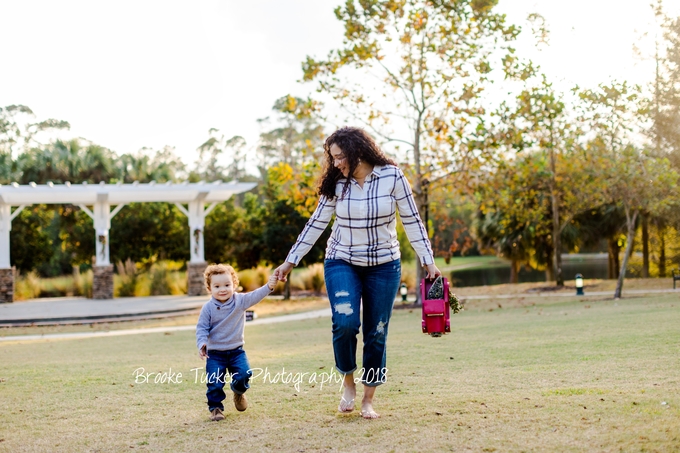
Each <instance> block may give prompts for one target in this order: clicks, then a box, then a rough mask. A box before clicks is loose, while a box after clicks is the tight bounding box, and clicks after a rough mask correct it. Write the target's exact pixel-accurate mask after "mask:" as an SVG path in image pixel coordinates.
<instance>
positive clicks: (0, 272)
mask: <svg viewBox="0 0 680 453" xmlns="http://www.w3.org/2000/svg"><path fill="white" fill-rule="evenodd" d="M15 275H16V268H14V267H12V268H10V269H0V303H6V302H14V276H15Z"/></svg>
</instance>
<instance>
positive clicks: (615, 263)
mask: <svg viewBox="0 0 680 453" xmlns="http://www.w3.org/2000/svg"><path fill="white" fill-rule="evenodd" d="M607 243H608V250H607V251H608V253H609V266H608V267H607V278H608V279H610V280H614V279H617V278H619V250H620V247H619V242H618V238H609V239H608V240H607Z"/></svg>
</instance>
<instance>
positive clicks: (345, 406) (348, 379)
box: [338, 374, 357, 414]
mask: <svg viewBox="0 0 680 453" xmlns="http://www.w3.org/2000/svg"><path fill="white" fill-rule="evenodd" d="M343 387H344V391H343V392H342V397H341V398H340V404H339V405H338V412H342V413H343V414H346V413H349V412H352V411H353V410H354V398H355V397H356V396H357V386H356V384H355V383H354V376H353V375H351V374H346V375H345V381H344V383H343Z"/></svg>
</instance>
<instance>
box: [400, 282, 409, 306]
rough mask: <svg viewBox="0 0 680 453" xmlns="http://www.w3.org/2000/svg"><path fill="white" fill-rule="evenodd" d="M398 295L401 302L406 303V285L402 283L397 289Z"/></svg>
mask: <svg viewBox="0 0 680 453" xmlns="http://www.w3.org/2000/svg"><path fill="white" fill-rule="evenodd" d="M399 294H401V301H402V302H406V295H407V294H408V288H407V287H406V283H402V284H401V286H400V287H399Z"/></svg>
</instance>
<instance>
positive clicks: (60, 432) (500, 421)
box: [0, 294, 680, 452]
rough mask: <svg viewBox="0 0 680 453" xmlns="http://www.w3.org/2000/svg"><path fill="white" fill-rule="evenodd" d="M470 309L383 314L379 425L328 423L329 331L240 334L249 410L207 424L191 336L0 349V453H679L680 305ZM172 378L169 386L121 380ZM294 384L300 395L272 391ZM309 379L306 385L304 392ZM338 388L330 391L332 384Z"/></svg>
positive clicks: (528, 303)
mask: <svg viewBox="0 0 680 453" xmlns="http://www.w3.org/2000/svg"><path fill="white" fill-rule="evenodd" d="M501 303H502V307H498V306H497V304H495V302H492V301H489V300H481V301H478V300H470V301H469V302H468V305H467V310H466V311H464V312H462V313H461V314H458V315H456V316H454V318H453V323H454V332H453V333H452V334H450V335H446V336H444V337H442V338H430V337H428V336H426V335H423V334H422V333H420V332H419V329H420V313H419V312H418V311H417V310H415V311H409V310H404V309H402V310H395V313H394V315H393V318H392V322H391V323H390V335H389V340H388V368H389V373H388V383H387V384H385V385H384V386H382V387H380V388H379V389H378V392H377V394H376V395H377V396H376V401H375V402H376V410H377V411H378V412H380V413H381V414H382V418H381V419H379V420H373V421H367V420H363V419H361V418H360V417H359V415H358V413H357V412H356V411H355V412H354V413H352V414H349V415H341V414H338V413H337V412H336V407H337V403H338V401H339V399H340V392H339V385H338V384H337V383H335V384H328V383H327V384H325V385H323V386H322V385H321V380H322V379H324V378H328V376H329V373H330V372H331V370H332V368H333V367H332V365H333V359H332V357H333V354H332V347H331V342H330V338H331V334H330V319H327V318H326V319H315V320H308V321H300V322H291V323H287V324H272V325H260V326H249V327H248V328H247V329H246V341H247V344H246V350H247V351H248V355H249V358H250V362H251V365H252V366H253V367H257V368H262V369H267V370H268V371H269V373H270V375H269V379H266V380H265V379H264V377H263V376H262V375H260V376H259V377H257V378H255V379H253V381H252V382H251V386H252V387H251V389H250V391H249V392H248V398H249V401H250V407H249V409H248V410H247V411H246V412H244V413H238V412H236V410H235V409H234V408H233V406H232V405H231V404H230V400H227V401H225V406H226V407H227V410H226V411H225V415H226V420H224V421H222V422H219V423H216V422H211V421H209V420H208V411H207V409H206V406H205V403H204V401H205V385H204V384H202V383H201V382H200V376H199V382H195V379H194V376H195V373H194V372H192V371H191V369H192V368H196V367H202V366H203V362H201V360H200V359H199V358H198V355H197V353H196V349H195V346H194V342H195V341H194V335H193V333H191V332H174V333H169V332H168V333H165V334H164V333H158V334H140V335H131V336H124V337H112V338H92V339H79V340H60V341H50V340H41V341H34V342H25V343H0V363H2V366H1V367H0V395H1V398H0V451H7V452H16V451H68V452H70V451H123V450H125V451H140V450H141V451H201V452H203V451H237V450H238V451H272V450H274V451H307V452H309V451H367V452H368V451H370V452H375V451H381V452H382V451H385V452H388V451H398V452H401V451H435V450H443V451H473V452H491V451H498V452H505V451H541V452H542V451H605V452H608V451H612V452H613V451H617V452H618V451H664V452H665V451H678V450H680V360H678V352H679V347H680V328H679V326H680V299H679V298H678V295H677V294H664V295H660V296H654V297H649V296H646V297H640V298H625V299H622V300H617V301H614V300H587V299H582V298H575V297H574V298H566V297H559V298H539V297H532V296H526V297H523V298H521V299H520V298H518V299H517V300H508V299H506V300H503V301H502V302H501ZM139 368H144V371H145V372H146V373H157V372H161V373H163V372H165V373H168V372H170V370H172V372H173V373H176V372H181V373H182V377H181V378H179V379H178V378H177V376H176V375H175V376H174V377H175V379H176V380H178V381H180V382H179V383H167V382H166V383H153V380H154V377H155V375H151V376H150V381H151V382H146V383H142V382H141V380H137V381H135V377H134V372H135V370H137V369H139ZM282 372H284V373H285V376H286V378H287V377H288V376H289V374H288V373H292V377H295V376H294V375H295V374H296V373H309V374H308V375H306V376H305V377H304V379H303V380H302V382H301V383H300V385H299V387H298V388H296V387H295V385H294V384H293V383H292V382H289V383H283V382H281V381H280V380H279V382H276V383H275V382H272V381H274V380H276V377H277V374H279V375H280V373H282ZM312 373H317V382H316V384H314V383H310V382H309V378H310V375H311V374H312ZM336 377H337V375H336Z"/></svg>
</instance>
